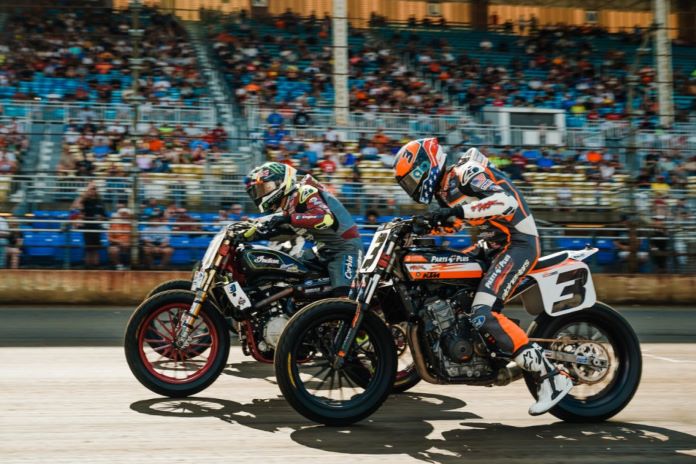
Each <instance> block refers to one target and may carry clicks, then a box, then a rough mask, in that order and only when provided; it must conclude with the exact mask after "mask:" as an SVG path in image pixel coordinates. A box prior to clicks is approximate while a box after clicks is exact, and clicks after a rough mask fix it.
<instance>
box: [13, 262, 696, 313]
mask: <svg viewBox="0 0 696 464" xmlns="http://www.w3.org/2000/svg"><path fill="white" fill-rule="evenodd" d="M190 276H191V273H190V272H189V271H167V272H149V271H147V272H146V271H142V272H133V271H57V270H50V269H48V270H24V269H20V270H9V269H4V270H2V271H0V304H3V303H5V304H8V303H13V304H16V303H27V304H70V303H74V304H99V305H134V304H137V303H139V302H140V301H142V299H143V297H144V296H145V295H146V294H147V293H148V292H149V291H150V289H152V288H153V287H155V286H156V285H158V284H159V283H161V282H164V281H165V280H169V279H188V278H190ZM594 283H595V287H596V288H597V294H598V296H599V299H600V300H602V301H604V302H607V303H624V304H630V303H637V304H641V303H642V304H694V305H696V275H654V274H653V275H642V274H637V275H621V274H595V275H594Z"/></svg>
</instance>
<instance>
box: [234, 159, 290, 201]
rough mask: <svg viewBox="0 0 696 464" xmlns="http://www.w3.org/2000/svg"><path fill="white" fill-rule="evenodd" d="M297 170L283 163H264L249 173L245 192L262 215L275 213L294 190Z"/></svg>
mask: <svg viewBox="0 0 696 464" xmlns="http://www.w3.org/2000/svg"><path fill="white" fill-rule="evenodd" d="M296 182H297V170H296V169H295V168H293V167H292V166H288V165H286V164H283V163H275V162H270V163H264V164H262V165H261V166H258V167H256V168H254V169H252V171H251V172H250V173H249V175H248V176H247V178H246V181H245V184H246V191H247V194H248V195H249V197H250V198H251V199H252V201H253V202H254V203H255V204H256V206H257V207H258V208H259V210H260V211H261V212H262V213H266V212H269V211H276V210H277V209H278V208H279V207H280V205H281V202H282V201H283V198H285V197H287V196H288V195H290V194H291V193H292V192H293V191H294V190H295V189H296V188H297V185H296Z"/></svg>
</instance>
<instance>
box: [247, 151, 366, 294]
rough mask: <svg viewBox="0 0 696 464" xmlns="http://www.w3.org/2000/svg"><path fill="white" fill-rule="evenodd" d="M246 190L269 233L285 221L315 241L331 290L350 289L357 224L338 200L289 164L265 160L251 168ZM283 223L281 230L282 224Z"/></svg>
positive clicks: (358, 256) (356, 261)
mask: <svg viewBox="0 0 696 464" xmlns="http://www.w3.org/2000/svg"><path fill="white" fill-rule="evenodd" d="M246 191H247V194H248V195H249V197H251V199H252V201H253V202H254V203H255V204H256V206H257V207H258V208H259V210H260V211H261V212H262V213H271V214H270V215H269V216H267V217H266V218H265V221H266V222H265V229H266V230H268V231H269V234H268V235H279V234H283V233H287V229H286V228H285V227H283V226H286V225H287V226H289V227H290V228H291V229H292V230H293V231H294V232H295V233H298V234H303V235H305V236H308V237H309V238H312V239H313V240H314V241H315V242H316V245H317V246H316V249H317V255H318V258H319V259H320V261H322V262H324V263H326V266H327V268H328V271H329V277H330V278H331V285H332V287H333V288H334V295H336V296H345V295H347V294H348V291H349V289H350V284H351V282H352V280H353V277H354V276H355V273H356V272H357V269H358V266H359V265H360V261H361V260H362V254H363V247H362V241H361V240H360V234H359V232H358V227H357V226H356V224H355V222H354V221H353V217H352V216H351V215H350V213H349V212H348V210H346V208H345V207H344V206H343V204H341V202H340V201H339V200H338V199H337V198H336V197H335V196H333V195H332V194H331V193H330V192H329V191H328V190H326V189H325V188H324V186H323V185H322V184H320V183H319V182H318V181H317V180H316V179H314V178H313V177H312V176H310V175H307V176H305V177H303V178H302V179H300V180H298V179H297V171H296V170H295V168H293V167H292V166H288V165H286V164H282V163H276V162H268V163H264V164H262V165H261V166H258V167H256V168H254V169H253V170H252V171H251V172H250V173H249V175H248V176H247V179H246ZM284 229H285V230H284Z"/></svg>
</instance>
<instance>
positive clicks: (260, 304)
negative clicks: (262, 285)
mask: <svg viewBox="0 0 696 464" xmlns="http://www.w3.org/2000/svg"><path fill="white" fill-rule="evenodd" d="M294 292H295V288H294V287H288V288H286V289H285V290H281V291H279V292H278V293H274V294H273V295H271V296H269V297H268V298H264V299H263V300H261V301H259V302H258V303H256V304H255V305H254V309H261V308H263V307H264V306H266V305H268V304H270V303H273V302H274V301H277V300H280V299H281V298H285V297H286V296H290V295H292V294H293V293H294Z"/></svg>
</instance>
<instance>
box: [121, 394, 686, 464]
mask: <svg viewBox="0 0 696 464" xmlns="http://www.w3.org/2000/svg"><path fill="white" fill-rule="evenodd" d="M465 406H466V403H464V402H463V401H461V400H459V399H456V398H451V397H447V396H442V395H433V394H421V393H419V394H408V393H407V394H403V395H393V396H392V397H391V398H390V399H389V401H387V402H386V403H385V404H384V406H383V407H382V408H381V409H380V410H379V411H378V412H377V413H375V414H374V415H373V416H371V417H370V418H369V419H367V420H365V421H363V422H361V423H359V424H356V425H353V426H350V427H324V426H317V425H312V423H311V422H308V421H307V420H304V419H303V418H301V417H300V416H298V415H297V413H296V412H295V411H294V410H293V409H292V408H290V406H288V405H287V403H285V401H284V400H283V399H282V398H274V399H265V400H254V401H253V402H252V403H249V404H241V403H236V402H234V401H228V400H221V399H215V398H202V397H201V398H197V397H192V398H185V399H169V398H157V399H151V400H144V401H138V402H136V403H133V404H131V409H133V410H134V411H137V412H139V413H142V414H150V415H157V416H170V417H181V418H185V417H214V418H217V419H220V420H222V421H224V422H228V423H231V424H239V425H243V426H246V427H251V428H254V429H257V430H262V431H266V432H277V431H280V430H283V429H290V430H292V433H291V435H290V437H291V439H292V440H293V441H295V442H296V443H298V444H300V445H303V446H307V447H310V448H315V449H320V450H324V451H329V452H336V453H345V454H361V455H364V454H373V455H374V454H377V455H384V457H385V458H386V457H388V456H389V455H393V457H394V458H396V455H398V454H407V455H409V456H411V457H413V458H415V459H418V460H421V461H423V462H445V463H449V462H452V463H455V462H456V463H458V464H460V463H461V462H462V459H466V460H467V462H484V461H485V462H487V463H490V462H499V461H502V460H506V461H510V460H512V461H514V462H515V463H526V462H529V463H535V464H536V463H539V462H562V463H564V464H567V463H583V464H585V463H588V462H592V463H593V464H596V463H600V462H611V463H616V462H641V463H643V462H649V463H665V462H669V463H696V457H694V456H690V455H685V454H682V453H679V451H683V450H692V453H693V452H694V451H696V436H693V435H689V434H686V433H682V432H678V431H675V430H670V429H666V428H663V427H655V426H650V425H643V424H631V423H621V422H605V423H600V424H568V423H564V422H557V423H554V424H546V425H536V426H529V427H514V426H510V425H504V424H491V423H485V422H482V420H481V419H482V418H481V417H479V416H477V415H475V414H473V413H471V412H468V411H466V410H462V409H463V408H464V407H465ZM432 423H437V429H438V432H436V431H435V428H434V427H433V424H432ZM439 431H442V433H440V432H439ZM356 458H357V457H356Z"/></svg>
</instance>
